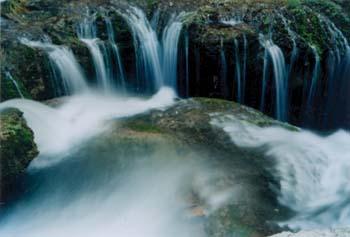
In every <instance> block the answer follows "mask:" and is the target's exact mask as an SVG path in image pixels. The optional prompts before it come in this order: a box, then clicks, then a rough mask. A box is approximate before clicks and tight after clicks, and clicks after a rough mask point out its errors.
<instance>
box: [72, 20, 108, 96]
mask: <svg viewBox="0 0 350 237" xmlns="http://www.w3.org/2000/svg"><path fill="white" fill-rule="evenodd" d="M78 37H79V39H80V40H81V41H82V42H83V43H85V45H86V46H87V47H88V49H89V51H90V53H91V56H92V59H93V62H94V67H95V71H96V80H97V82H98V84H99V86H100V87H101V88H102V89H103V90H105V91H108V90H110V89H111V88H113V83H112V78H110V75H109V74H108V70H109V68H107V66H108V61H107V62H106V57H107V56H106V48H105V47H106V46H105V45H104V43H103V42H102V41H101V40H100V39H99V38H97V29H96V25H95V19H94V17H87V18H85V19H84V20H83V21H82V22H81V23H80V24H79V25H78Z"/></svg>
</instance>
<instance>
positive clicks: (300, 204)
mask: <svg viewBox="0 0 350 237" xmlns="http://www.w3.org/2000/svg"><path fill="white" fill-rule="evenodd" d="M212 124H214V125H215V126H220V127H222V128H223V129H224V130H225V131H226V132H227V133H228V134H229V135H230V136H231V139H232V141H233V142H234V143H235V144H236V145H238V146H240V147H246V148H258V149H262V150H263V151H264V153H265V156H266V157H268V158H270V159H272V160H273V162H274V163H273V165H272V167H268V171H269V172H270V173H271V174H272V175H273V176H274V177H275V179H276V180H277V181H278V182H279V187H278V189H279V190H278V191H277V192H278V193H277V195H278V199H279V202H280V203H281V204H282V205H285V206H287V207H289V208H291V209H292V210H293V211H295V213H296V215H295V217H294V218H292V219H290V220H288V221H287V222H284V223H280V224H281V225H287V226H289V227H291V228H293V229H300V228H301V229H310V228H327V227H345V226H348V225H349V224H350V198H349V197H350V183H349V179H350V173H349V169H350V133H349V132H346V131H342V130H340V131H338V132H335V133H334V134H332V135H329V136H321V135H317V134H315V133H312V132H309V131H305V130H296V128H294V129H292V130H290V129H291V128H290V127H289V129H288V128H282V127H266V128H260V127H257V126H255V125H252V124H249V123H247V122H244V121H240V120H238V119H235V118H233V117H230V116H222V117H220V116H217V115H213V120H212Z"/></svg>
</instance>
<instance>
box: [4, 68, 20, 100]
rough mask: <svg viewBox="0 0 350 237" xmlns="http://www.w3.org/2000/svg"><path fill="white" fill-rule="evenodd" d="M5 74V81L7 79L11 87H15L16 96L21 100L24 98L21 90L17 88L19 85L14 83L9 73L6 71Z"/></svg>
mask: <svg viewBox="0 0 350 237" xmlns="http://www.w3.org/2000/svg"><path fill="white" fill-rule="evenodd" d="M5 74H6V77H7V79H9V80H10V81H11V82H12V83H13V85H14V86H15V88H16V91H17V93H18V95H19V96H20V97H21V98H22V99H23V98H24V96H23V93H22V91H21V89H20V88H19V85H18V83H17V82H16V80H15V79H14V78H13V77H12V75H11V73H10V72H8V71H6V72H5Z"/></svg>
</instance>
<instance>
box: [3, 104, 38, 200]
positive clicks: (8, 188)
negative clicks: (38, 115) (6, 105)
mask: <svg viewBox="0 0 350 237" xmlns="http://www.w3.org/2000/svg"><path fill="white" fill-rule="evenodd" d="M0 126H1V129H0V145H1V148H0V164H1V165H0V178H1V183H0V184H1V185H0V191H1V192H0V200H5V199H6V198H7V197H8V196H9V195H10V194H11V193H12V192H14V191H17V189H16V185H15V183H16V179H17V178H18V177H19V176H21V175H22V174H23V173H24V172H25V170H26V168H27V167H28V165H29V164H30V162H31V161H32V160H33V159H34V158H35V157H36V156H37V155H38V150H37V146H36V144H35V143H34V134H33V132H32V130H31V129H30V128H29V127H28V126H27V123H26V121H25V120H24V118H23V113H22V112H20V111H19V110H16V109H6V110H3V111H1V112H0Z"/></svg>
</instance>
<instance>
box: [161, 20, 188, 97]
mask: <svg viewBox="0 0 350 237" xmlns="http://www.w3.org/2000/svg"><path fill="white" fill-rule="evenodd" d="M181 17H182V14H180V15H178V16H176V15H173V16H172V17H171V18H170V20H169V22H168V24H167V26H166V27H165V29H164V31H163V38H162V46H163V48H162V50H163V51H162V53H163V79H164V80H165V85H167V86H170V87H171V88H173V89H175V91H176V88H177V58H178V44H179V39H180V34H181V30H182V26H183V24H182V22H181Z"/></svg>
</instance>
